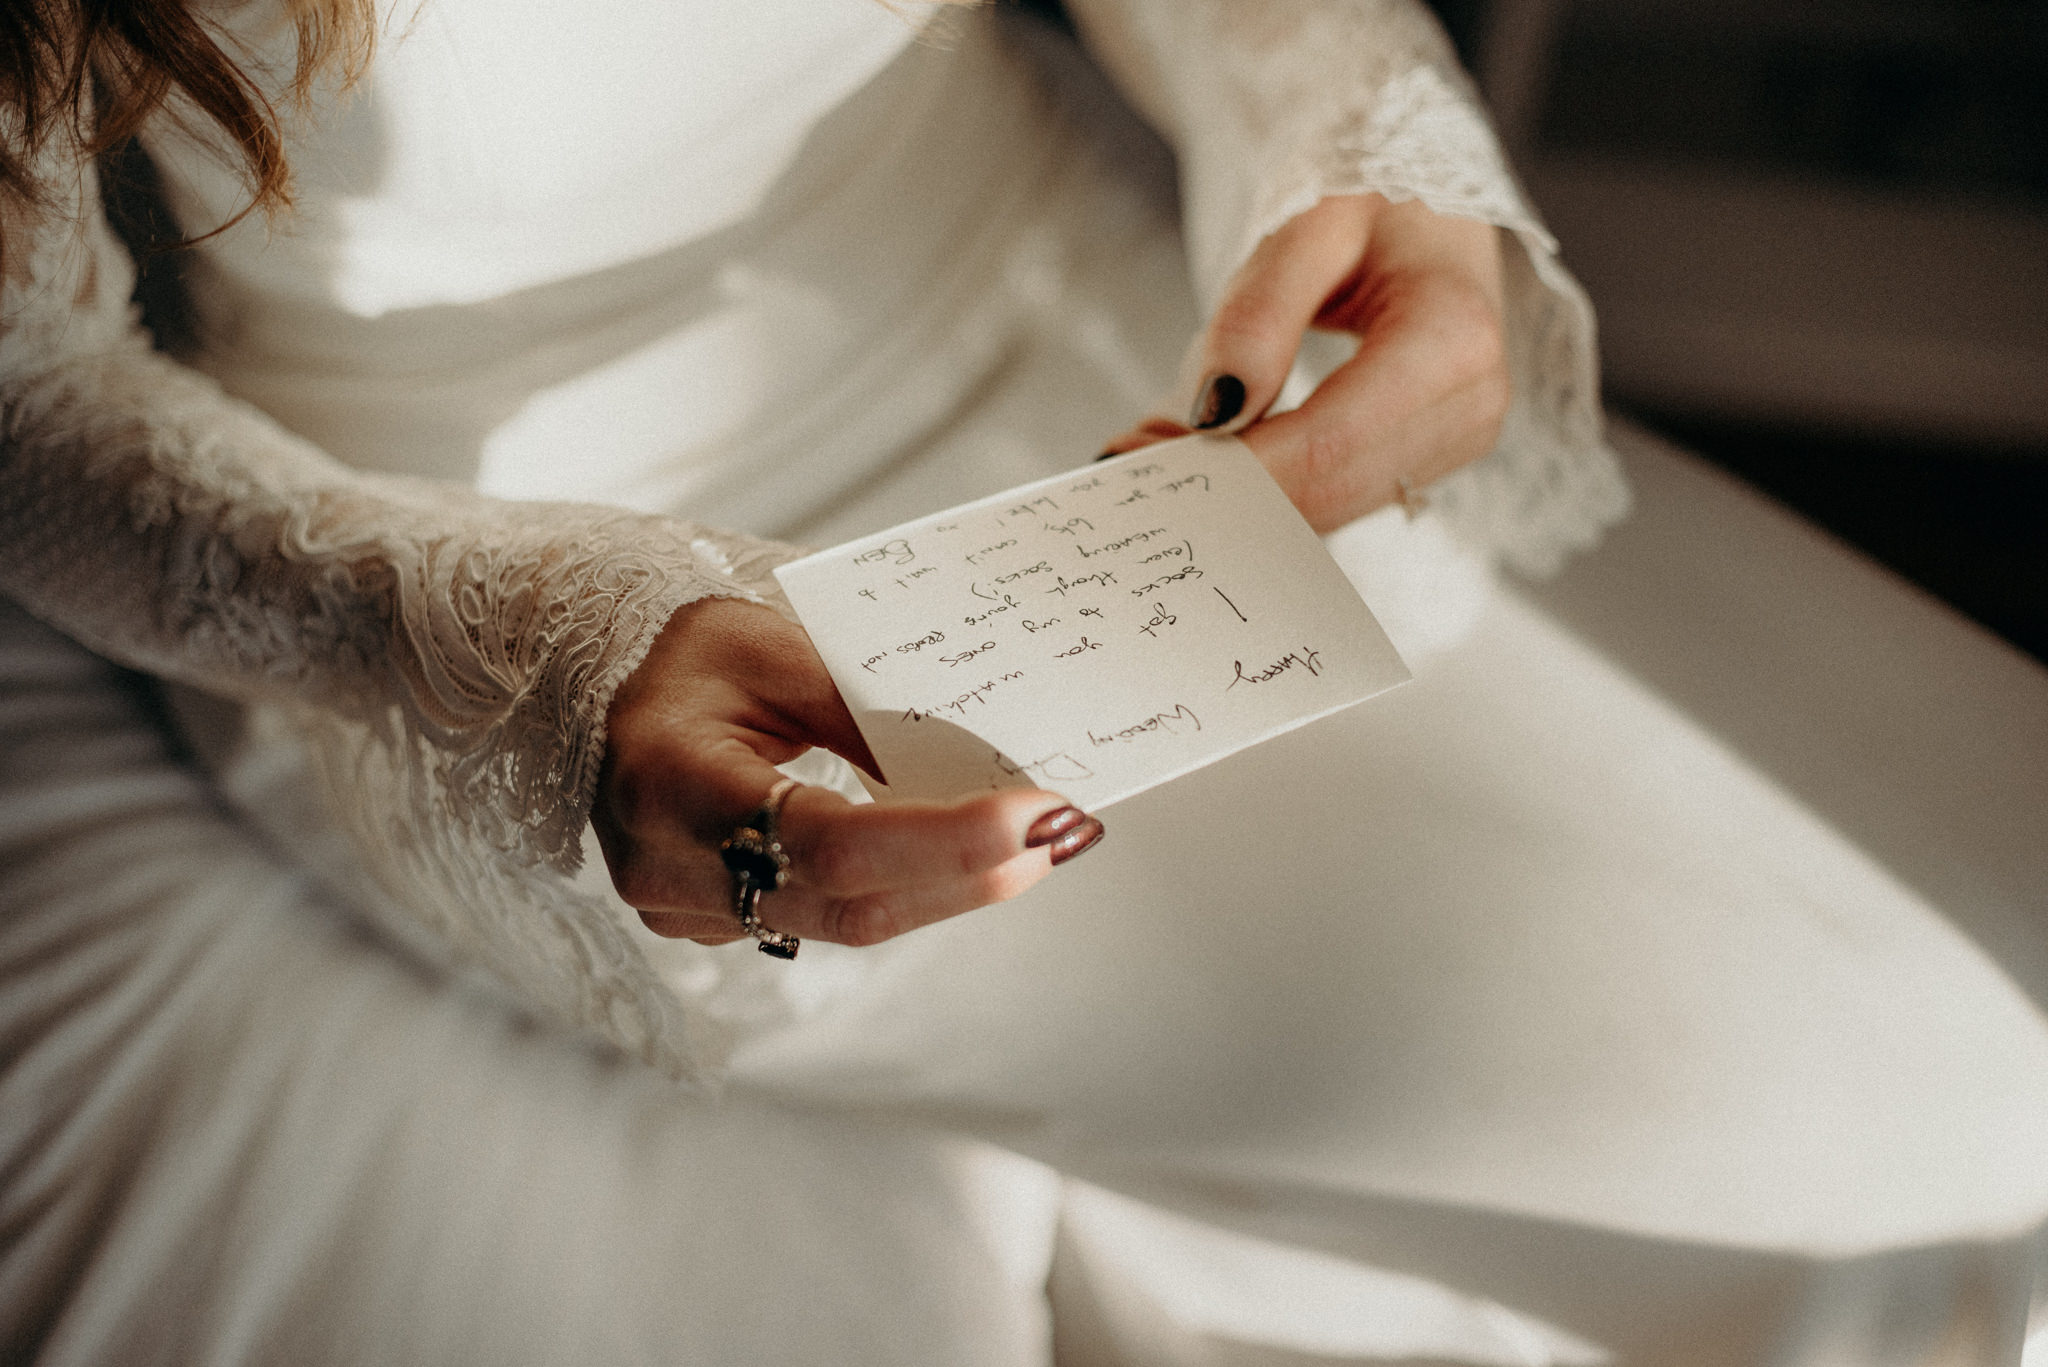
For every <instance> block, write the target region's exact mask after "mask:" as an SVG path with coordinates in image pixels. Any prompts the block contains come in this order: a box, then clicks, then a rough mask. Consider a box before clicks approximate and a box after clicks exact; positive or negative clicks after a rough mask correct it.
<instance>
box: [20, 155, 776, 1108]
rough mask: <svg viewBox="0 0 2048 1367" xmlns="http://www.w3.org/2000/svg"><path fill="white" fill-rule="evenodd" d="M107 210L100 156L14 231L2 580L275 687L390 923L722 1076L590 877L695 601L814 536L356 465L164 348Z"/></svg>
mask: <svg viewBox="0 0 2048 1367" xmlns="http://www.w3.org/2000/svg"><path fill="white" fill-rule="evenodd" d="M94 202H95V200H94V199H93V186H92V183H91V176H90V172H89V171H87V172H85V173H83V174H81V175H79V176H78V177H77V195H76V198H75V200H74V208H75V209H76V210H77V212H76V214H75V215H74V216H70V217H53V218H52V219H51V220H50V221H49V222H48V223H46V224H44V225H43V230H42V231H40V232H37V233H35V234H34V235H32V236H26V237H24V235H21V234H15V235H14V239H13V240H15V241H17V242H22V241H26V243H27V255H26V257H25V260H26V262H27V267H28V268H27V269H26V270H23V271H20V272H18V273H17V272H14V271H10V273H9V276H8V279H7V280H6V282H5V286H4V292H0V591H5V592H6V593H7V594H9V595H10V596H13V597H15V598H17V599H18V600H19V601H20V602H21V603H22V604H23V605H24V606H25V607H27V608H28V609H29V610H30V611H32V612H34V613H36V614H37V615H38V616H40V617H43V618H45V619H46V620H48V621H50V622H51V623H52V624H54V625H56V626H58V627H60V628H61V629H63V630H65V631H66V632H68V633H70V634H71V635H73V636H75V637H76V638H78V639H79V640H81V641H83V642H85V643H86V644H88V645H90V646H91V647H93V648H94V649H96V650H98V651H100V652H101V653H103V654H105V655H107V656H108V657H110V658H112V659H116V660H119V661H122V662H123V663H126V664H129V665H132V666H135V667H137V668H141V669H145V670H148V671H150V672H151V673H154V674H158V675H161V676H163V677H166V678H171V679H176V680H181V681H184V682H188V683H191V684H193V685H195V686H197V687H199V688H202V689H205V690H207V691H210V692H214V693H218V694H222V695H225V696H229V697H234V698H237V699H240V700H243V701H252V702H267V703H271V704H273V705H274V706H275V707H276V709H277V710H278V711H279V712H280V713H281V714H284V715H288V716H289V717H291V718H292V720H293V722H294V724H295V725H296V727H297V728H298V730H299V731H300V732H302V733H303V734H304V735H305V736H306V737H307V739H308V740H309V742H310V743H311V745H312V747H313V750H314V751H315V753H316V754H317V756H318V766H317V767H318V769H319V771H320V772H321V773H322V774H323V775H325V777H326V780H327V786H328V788H329V789H330V792H331V797H332V802H331V806H332V810H333V812H334V814H335V816H336V817H337V819H339V820H340V821H341V822H342V823H343V824H344V825H345V826H346V827H347V828H348V829H350V830H351V831H352V832H353V833H354V834H355V836H356V837H357V841H358V844H359V845H360V847H361V850H362V852H363V854H364V855H365V856H366V866H367V868H368V871H369V873H370V874H371V876H372V878H373V880H374V882H375V884H376V885H377V887H378V888H379V889H380V891H381V895H379V896H373V897H368V898H364V899H361V900H362V901H363V904H364V905H365V907H366V909H367V910H369V911H370V912H371V914H373V915H375V916H377V918H378V919H380V920H383V921H385V922H386V924H387V926H388V927H389V928H390V929H392V930H394V931H396V932H397V933H399V934H400V935H401V936H402V937H403V938H405V939H407V940H409V941H411V942H413V943H416V944H417V943H420V941H421V937H420V935H419V928H420V927H421V926H425V927H427V928H428V929H429V930H430V931H431V932H432V933H433V938H434V939H435V940H436V941H437V942H438V943H439V945H440V946H441V949H442V954H441V957H453V958H457V959H460V960H462V961H466V962H471V963H477V964H481V965H482V966H484V967H486V968H488V969H490V970H491V971H492V972H494V973H495V974H496V975H497V976H498V977H499V978H501V979H503V980H504V981H505V982H506V983H507V984H508V985H509V986H510V987H512V988H513V989H514V991H515V992H517V993H518V994H519V995H520V997H521V998H522V999H524V1000H526V1001H528V1002H530V1003H532V1004H534V1005H536V1006H538V1007H539V1008H540V1009H542V1010H543V1011H546V1012H548V1013H550V1014H552V1015H554V1016H556V1017H558V1018H560V1019H561V1020H563V1021H565V1022H568V1023H570V1024H573V1025H577V1026H582V1027H586V1028H590V1029H594V1030H597V1031H599V1032H600V1033H602V1034H604V1035H606V1036H608V1037H609V1038H611V1039H613V1040H614V1041H616V1042H617V1043H619V1044H620V1045H622V1046H624V1047H625V1048H627V1049H629V1050H631V1051H632V1052H634V1053H636V1054H638V1055H640V1056H641V1057H643V1058H646V1059H648V1060H649V1061H651V1062H654V1063H657V1064H659V1065H661V1066H664V1067H666V1068H668V1069H669V1070H670V1071H671V1072H674V1073H677V1074H678V1075H683V1074H688V1073H691V1072H693V1071H696V1070H697V1069H698V1067H699V1066H700V1065H701V1063H702V1062H703V1060H702V1059H700V1058H698V1057H696V1056H695V1055H693V1053H692V1047H693V1042H692V1040H691V1039H690V1035H689V1031H688V1029H687V1028H686V1026H685V1024H684V1022H683V1019H682V1008H681V1007H680V1006H679V1004H678V1003H677V1002H676V1001H675V999H674V998H673V997H672V996H671V995H670V994H669V993H668V992H667V991H665V990H664V989H663V988H662V986H661V984H660V982H659V980H658V978H657V977H656V975H655V974H654V972H653V971H652V969H651V968H650V967H649V965H648V964H647V962H646V959H645V956H644V955H643V954H642V953H641V952H640V950H639V948H638V946H636V945H635V944H634V943H633V942H632V940H631V938H630V937H629V936H628V935H627V933H626V931H625V928H624V927H623V926H622V925H621V924H620V923H619V921H618V920H617V919H616V917H615V915H614V913H613V910H612V909H611V908H610V907H609V906H608V905H606V904H605V903H604V902H602V901H601V900H598V899H595V898H592V897H589V896H587V895H585V894H582V893H579V892H577V891H576V890H575V889H574V888H573V887H571V886H570V884H569V881H568V877H567V875H569V874H571V873H573V872H574V870H575V868H576V867H577V865H578V863H579V862H580V861H581V858H582V831H583V827H584V824H585V822H586V820H587V817H588V814H589V809H590V804H591V800H592V797H593V795H594V793H595V791H596V782H597V775H598V769H599V766H600V765H601V763H602V761H603V757H604V743H605V735H604V717H605V711H606V709H607V708H608V707H609V705H610V702H611V698H612V695H613V694H614V692H615V691H616V689H617V687H618V685H619V684H620V682H622V681H623V680H624V679H625V677H626V676H627V675H628V674H629V673H631V672H632V670H633V668H634V667H635V666H636V665H637V664H638V663H639V662H640V661H641V659H643V658H644V657H645V655H646V652H647V650H648V648H649V647H650V646H651V645H652V643H653V640H654V638H655V637H656V636H657V635H658V634H659V633H660V631H661V629H662V627H663V626H664V625H665V624H666V623H667V621H668V619H669V617H670V616H671V615H672V614H673V613H674V612H675V611H676V609H677V608H679V607H680V606H682V605H683V604H685V603H688V602H691V601H694V600H696V599H698V598H703V597H707V596H713V595H719V596H731V597H741V598H745V599H748V600H750V601H754V602H763V601H767V600H768V599H769V598H770V597H771V596H772V589H771V585H772V579H771V578H770V576H769V573H768V571H769V570H770V569H771V568H772V567H773V566H774V565H775V564H777V563H780V562H781V561H782V560H785V559H787V558H789V556H790V555H792V554H793V553H794V552H792V551H791V550H789V548H786V547H782V546H779V545H776V544H774V543H771V542H763V541H756V540H753V539H751V538H746V537H741V536H725V535H719V534H714V533H711V532H707V531H705V530H703V529H701V528H697V527H695V526H692V525H690V524H686V523H681V522H676V521H672V520H670V519H665V518H658V517H647V516H642V515H638V514H633V513H628V512H624V511H620V510H617V509H612V508H602V507H589V506H582V505H572V504H525V503H512V502H504V501H498V500H491V499H486V498H483V497H481V496H478V495H476V494H474V493H472V492H470V491H468V490H466V489H460V488H456V487H453V486H448V485H444V484H438V483H434V482H430V481H424V480H408V479H400V478H395V477H389V476H373V475H366V474H362V473H359V472H354V471H349V470H346V469H344V468H342V467H340V466H338V465H336V464H335V463H334V462H333V461H331V460H329V459H328V458H326V457H325V456H324V455H322V454H321V453H320V452H318V451H316V450H314V449H313V448H311V447H309V446H307V445H306V444H305V443H303V442H301V441H298V440H297V439H296V438H293V437H291V436H290V435H289V434H287V433H285V432H283V431H281V430H280V429H279V428H278V427H277V426H276V425H275V424H274V423H272V422H270V421H269V420H268V419H267V418H265V417H264V416H263V415H262V414H260V413H258V412H256V411H255V410H253V409H251V408H249V407H247V406H246V405H243V404H241V403H238V402H236V401H233V400H231V399H229V398H227V397H225V396H224V395H222V394H221V393H220V392H219V390H218V389H217V388H215V387H214V385H213V384H212V383H211V382H210V381H208V380H206V379H204V378H202V377H200V376H199V375H197V374H195V373H194V372H192V371H190V370H188V369H186V368H184V367H182V366H179V365H177V364H175V363H173V362H170V361H168V360H166V359H165V358H163V357H160V356H157V355H155V354H153V353H152V352H151V351H150V350H149V349H148V346H147V343H146V339H144V338H143V337H142V336H141V334H140V333H139V331H138V330H137V329H136V328H135V326H134V323H133V320H132V319H131V318H130V317H129V313H128V309H127V306H126V302H125V301H126V298H127V294H128V287H129V282H130V278H131V277H130V270H131V268H130V266H129V264H128V262H127V260H126V257H125V255H124V254H122V253H121V251H120V249H119V248H118V246H116V245H115V244H114V243H113V241H112V239H111V237H110V236H109V235H108V234H107V233H106V232H105V231H104V229H103V227H101V226H100V225H99V224H98V222H97V219H96V218H95V217H94V216H92V215H90V214H89V213H87V212H86V206H88V205H90V204H92V203H94ZM394 798H402V800H393V799H394ZM356 881H357V882H358V884H360V880H356Z"/></svg>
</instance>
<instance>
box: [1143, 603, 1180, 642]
mask: <svg viewBox="0 0 2048 1367" xmlns="http://www.w3.org/2000/svg"><path fill="white" fill-rule="evenodd" d="M1178 621H1180V618H1178V617H1176V616H1175V615H1174V614H1172V613H1170V612H1168V611H1167V610H1166V604H1164V603H1154V604H1153V605H1152V620H1151V621H1149V622H1147V623H1145V625H1144V626H1141V627H1139V628H1138V630H1140V631H1142V632H1144V633H1145V634H1146V635H1147V636H1153V637H1156V636H1158V635H1159V628H1161V627H1170V626H1172V625H1173V624H1174V623H1176V622H1178Z"/></svg>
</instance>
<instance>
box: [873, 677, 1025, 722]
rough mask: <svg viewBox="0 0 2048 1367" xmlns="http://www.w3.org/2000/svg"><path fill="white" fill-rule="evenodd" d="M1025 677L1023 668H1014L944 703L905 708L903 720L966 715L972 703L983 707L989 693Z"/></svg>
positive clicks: (986, 703) (986, 702) (985, 704)
mask: <svg viewBox="0 0 2048 1367" xmlns="http://www.w3.org/2000/svg"><path fill="white" fill-rule="evenodd" d="M1023 677H1024V671H1023V670H1021V669H1013V670H1011V671H1010V672H1009V673H1007V674H998V675H997V676H996V677H995V678H993V679H988V680H986V681H984V682H982V683H979V684H976V685H975V686H974V687H972V688H970V689H968V690H967V691H966V692H965V693H962V694H961V695H960V696H959V697H957V698H952V699H949V700H948V701H946V702H942V703H934V704H933V705H932V706H930V707H910V708H905V709H904V712H903V720H904V721H923V720H924V719H925V718H927V717H936V716H938V715H939V714H940V713H941V712H951V713H953V714H955V715H956V716H962V717H964V716H966V715H967V709H968V707H969V705H970V704H974V703H979V704H981V705H982V706H983V707H987V706H988V695H989V694H990V693H993V692H994V691H995V690H996V689H997V688H998V687H1000V686H1001V685H1003V684H1006V683H1009V682H1010V681H1011V680H1013V679H1021V678H1023Z"/></svg>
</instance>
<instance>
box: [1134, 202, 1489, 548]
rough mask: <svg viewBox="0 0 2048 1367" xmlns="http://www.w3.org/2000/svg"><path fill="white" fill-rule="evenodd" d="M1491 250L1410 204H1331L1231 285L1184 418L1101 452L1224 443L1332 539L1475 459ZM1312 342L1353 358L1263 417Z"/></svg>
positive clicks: (1143, 428) (1480, 450)
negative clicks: (1328, 339) (1330, 343)
mask: <svg viewBox="0 0 2048 1367" xmlns="http://www.w3.org/2000/svg"><path fill="white" fill-rule="evenodd" d="M1501 298H1502V285H1501V254H1500V235H1499V232H1498V230H1496V229H1495V228H1493V227H1492V226H1490V225H1488V224H1485V223H1480V222H1476V221H1474V220H1472V219H1466V218H1455V217H1451V216H1449V215H1443V214H1436V213H1432V212H1431V211H1430V210H1429V209H1427V208H1425V207H1424V206H1423V205H1422V204H1421V203H1419V202H1414V201H1411V202H1408V203H1404V204H1390V203H1388V202H1387V201H1386V200H1385V199H1383V198H1381V197H1380V196H1378V195H1339V196H1333V197H1331V198H1329V199H1325V200H1323V201H1321V202H1320V203H1318V204H1317V205H1316V206H1315V207H1314V208H1312V209H1308V210H1306V211H1304V212H1303V213H1301V214H1299V215H1297V216H1296V217H1294V218H1292V219H1290V220H1288V222H1287V223H1286V224H1284V225H1283V226H1282V227H1281V228H1280V229H1279V230H1278V231H1276V232H1274V233H1273V234H1272V235H1271V236H1270V237H1268V238H1266V239H1265V241H1263V242H1261V243H1260V244H1259V246H1258V248H1257V250H1256V251H1254V252H1253V253H1252V255H1251V258H1250V259H1249V260H1248V261H1246V262H1245V264H1244V265H1243V266H1242V267H1241V268H1240V269H1239V270H1238V272H1237V274H1236V275H1235V276H1233V277H1232V278H1231V281H1230V285H1229V287H1228V288H1227V289H1226V290H1225V292H1224V296H1223V301H1222V302H1221V303H1220V304H1218V305H1217V308H1216V312H1215V313H1214V315H1213V316H1212V317H1211V318H1210V320H1209V324H1208V326H1207V328H1206V329H1204V331H1203V334H1202V336H1201V338H1200V339H1199V340H1198V342H1197V344H1196V349H1195V351H1194V353H1193V358H1192V359H1193V364H1192V365H1191V367H1190V375H1191V376H1192V377H1193V379H1194V381H1195V383H1194V386H1193V397H1192V402H1191V406H1190V411H1189V412H1188V413H1186V414H1185V415H1184V416H1183V417H1182V418H1180V419H1178V420H1176V419H1172V418H1159V417H1155V418H1150V419H1147V420H1146V421H1145V422H1144V423H1142V424H1140V425H1139V426H1138V427H1136V428H1134V429H1133V430H1131V431H1130V432H1127V433H1125V434H1124V435H1123V436H1121V437H1119V438H1118V439H1117V440H1116V441H1114V442H1112V443H1110V446H1109V452H1108V453H1118V452H1123V451H1130V450H1136V449H1137V448H1138V447H1141V446H1144V445H1147V444H1149V443H1151V442H1155V441H1160V440H1164V439H1165V438H1167V437H1173V436H1179V435H1182V434H1184V433H1186V432H1188V431H1190V430H1196V429H1199V430H1205V431H1214V432H1234V433H1236V434H1237V435H1238V436H1239V437H1240V438H1241V439H1242V440H1243V441H1244V442H1245V444H1246V445H1248V446H1250V447H1251V448H1252V450H1253V451H1254V452H1255V453H1256V454H1257V455H1258V457H1259V459H1260V460H1261V461H1262V462H1264V464H1265V466H1266V468H1267V469H1268V470H1270V471H1272V472H1273V477H1274V478H1275V479H1276V480H1278V481H1279V484H1280V487H1281V488H1282V489H1284V490H1286V491H1287V494H1288V497H1290V498H1291V499H1293V500H1294V504H1295V506H1296V507H1298V508H1300V509H1301V511H1302V514H1303V516H1305V517H1306V518H1307V519H1308V520H1309V523H1310V525H1312V526H1314V527H1315V529H1316V530H1317V531H1331V530H1334V529H1335V528H1337V527H1340V526H1342V525H1343V524H1344V523H1346V522H1349V521H1351V520H1352V519H1353V518H1356V517H1360V516H1363V515H1364V514H1366V513H1369V512H1371V511H1372V510H1373V509H1375V508H1378V507H1381V506H1382V505H1384V504H1387V503H1392V502H1394V501H1396V500H1398V499H1399V498H1400V497H1401V485H1400V481H1402V480H1406V481H1407V483H1408V486H1409V487H1410V488H1411V489H1420V488H1421V487H1422V486H1423V485H1425V484H1428V483H1429V482H1430V481H1431V480H1434V479H1437V478H1440V477H1441V476H1443V475H1446V474H1448V473H1450V472H1451V471H1452V470H1455V469H1457V468H1458V467H1459V466H1461V465H1463V464H1465V463H1466V462H1468V461H1471V460H1476V459H1477V458H1478V457H1480V456H1482V455H1485V454H1486V452H1487V451H1489V450H1491V449H1492V447H1493V443H1494V439H1495V438H1496V437H1497V436H1498V435H1499V432H1500V424H1501V419H1502V418H1503V417H1504V416H1505V415H1506V413H1507V407H1508V397H1509V388H1508V367H1507V354H1506V349H1505V346H1504V341H1503V335H1502V322H1501V307H1502V305H1501ZM1310 328H1320V329H1324V330H1328V331H1335V332H1348V333H1351V334H1352V335H1354V336H1356V337H1357V338H1358V354H1357V355H1356V356H1354V357H1353V358H1352V359H1351V360H1349V361H1347V362H1345V363H1344V364H1343V365H1341V366H1339V367H1338V368H1337V369H1336V370H1334V371H1332V372H1331V373H1330V375H1329V376H1328V377H1327V378H1326V379H1324V380H1323V382H1322V383H1321V384H1320V385H1318V386H1317V387H1316V389H1315V392H1314V393H1312V394H1310V395H1309V397H1308V398H1307V400H1306V401H1305V402H1303V403H1302V405H1301V407H1299V408H1297V409H1294V410H1292V411H1290V412H1287V413H1281V414H1277V415H1275V416H1272V417H1267V416H1265V414H1266V410H1267V409H1268V408H1269V407H1271V406H1272V404H1273V401H1274V400H1275V399H1277V398H1278V397H1279V395H1280V387H1281V386H1282V385H1283V384H1284V383H1286V380H1287V373H1288V371H1289V370H1290V369H1291V368H1292V367H1293V365H1294V357H1295V353H1296V352H1297V351H1298V350H1299V349H1300V347H1301V342H1302V337H1303V335H1304V334H1305V333H1306V332H1307V331H1308V330H1309V329H1310Z"/></svg>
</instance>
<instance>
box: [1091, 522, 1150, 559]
mask: <svg viewBox="0 0 2048 1367" xmlns="http://www.w3.org/2000/svg"><path fill="white" fill-rule="evenodd" d="M1165 535H1166V528H1164V527H1153V528H1152V529H1150V530H1149V531H1142V532H1132V533H1131V534H1130V535H1129V536H1126V537H1122V538H1119V539H1118V540H1115V541H1105V542H1103V543H1102V544H1101V545H1100V546H1097V547H1096V548H1095V549H1094V550H1092V551H1091V550H1089V549H1088V548H1087V547H1086V546H1075V547H1074V549H1075V550H1077V551H1079V552H1080V553H1081V558H1082V559H1083V560H1093V559H1094V558H1095V557H1096V556H1098V555H1110V554H1112V553H1114V552H1116V551H1124V550H1129V549H1130V548H1131V547H1133V546H1137V545H1141V544H1143V543H1144V542H1147V541H1150V540H1151V539H1152V538H1153V537H1155V536H1165Z"/></svg>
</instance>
